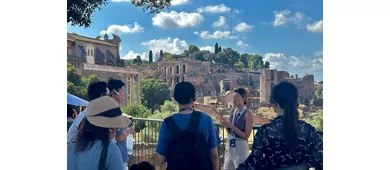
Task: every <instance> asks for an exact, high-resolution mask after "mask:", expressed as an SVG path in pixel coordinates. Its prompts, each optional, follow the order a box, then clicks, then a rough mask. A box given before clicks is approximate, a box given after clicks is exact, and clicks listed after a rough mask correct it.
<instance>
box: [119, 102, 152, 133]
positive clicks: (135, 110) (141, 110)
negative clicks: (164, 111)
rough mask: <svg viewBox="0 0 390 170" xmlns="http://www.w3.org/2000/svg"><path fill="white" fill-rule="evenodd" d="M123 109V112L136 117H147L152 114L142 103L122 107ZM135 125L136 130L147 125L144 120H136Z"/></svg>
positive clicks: (138, 130)
mask: <svg viewBox="0 0 390 170" xmlns="http://www.w3.org/2000/svg"><path fill="white" fill-rule="evenodd" d="M121 110H122V112H123V113H125V114H127V115H130V116H133V117H136V118H147V117H149V116H150V115H152V113H151V112H150V110H148V108H146V107H145V106H143V105H142V104H133V105H128V106H124V107H122V108H121ZM133 125H134V130H135V131H136V132H140V131H141V130H142V129H144V128H145V127H146V125H145V122H144V121H134V124H133Z"/></svg>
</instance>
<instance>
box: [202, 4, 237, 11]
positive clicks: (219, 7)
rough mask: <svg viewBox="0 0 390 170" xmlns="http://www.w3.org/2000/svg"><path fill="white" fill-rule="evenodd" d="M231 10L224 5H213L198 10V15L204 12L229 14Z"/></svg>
mask: <svg viewBox="0 0 390 170" xmlns="http://www.w3.org/2000/svg"><path fill="white" fill-rule="evenodd" d="M231 10H232V9H230V8H229V7H227V6H225V4H220V5H214V6H212V5H210V6H206V7H204V8H203V7H202V8H198V12H199V13H202V12H205V13H225V12H229V11H231Z"/></svg>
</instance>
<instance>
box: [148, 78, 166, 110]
mask: <svg viewBox="0 0 390 170" xmlns="http://www.w3.org/2000/svg"><path fill="white" fill-rule="evenodd" d="M170 99H171V98H170V91H169V89H168V86H167V84H166V83H164V82H163V81H161V80H158V79H153V78H144V79H141V102H142V104H143V105H144V106H146V107H147V108H149V109H151V110H152V112H154V110H155V108H156V107H159V106H160V105H162V104H163V103H164V101H165V100H170Z"/></svg>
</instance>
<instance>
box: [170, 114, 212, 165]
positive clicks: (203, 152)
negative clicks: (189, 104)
mask: <svg viewBox="0 0 390 170" xmlns="http://www.w3.org/2000/svg"><path fill="white" fill-rule="evenodd" d="M200 115H201V113H200V112H198V111H194V112H193V113H192V116H191V119H190V123H189V125H188V129H187V130H184V131H180V129H179V127H178V126H177V124H176V123H175V121H174V120H173V118H172V116H169V117H167V118H165V119H164V122H165V124H166V125H167V127H168V129H169V143H168V150H167V151H168V152H167V170H212V163H211V158H210V149H209V148H208V145H207V140H206V138H205V136H204V135H203V134H202V133H201V132H200V131H199V130H198V124H199V119H200Z"/></svg>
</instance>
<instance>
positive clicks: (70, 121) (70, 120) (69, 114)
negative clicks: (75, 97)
mask: <svg viewBox="0 0 390 170" xmlns="http://www.w3.org/2000/svg"><path fill="white" fill-rule="evenodd" d="M66 111H67V117H68V120H67V123H68V129H67V130H69V128H70V127H71V126H72V124H73V121H74V116H73V108H72V105H70V104H68V105H67V109H66Z"/></svg>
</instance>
